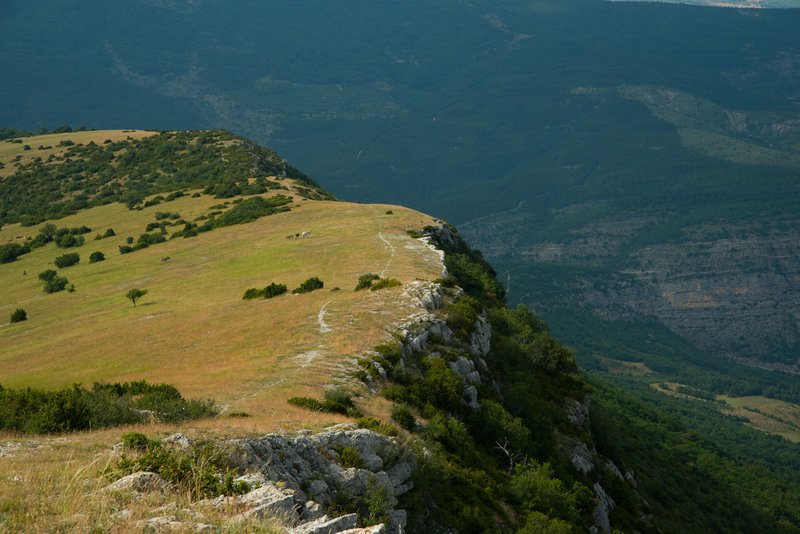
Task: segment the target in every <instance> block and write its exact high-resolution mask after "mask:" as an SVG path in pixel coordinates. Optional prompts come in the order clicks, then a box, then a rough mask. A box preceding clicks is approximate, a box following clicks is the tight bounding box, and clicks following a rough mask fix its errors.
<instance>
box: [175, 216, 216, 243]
mask: <svg viewBox="0 0 800 534" xmlns="http://www.w3.org/2000/svg"><path fill="white" fill-rule="evenodd" d="M213 229H214V222H213V219H212V220H211V221H208V222H206V223H203V224H201V225H198V224H197V223H191V222H187V223H184V225H183V229H182V230H178V231H177V232H174V233H173V234H172V235H171V236H169V238H170V239H175V238H178V237H184V238H185V237H195V236H197V235H198V234H202V233H203V232H210V231H211V230H213Z"/></svg>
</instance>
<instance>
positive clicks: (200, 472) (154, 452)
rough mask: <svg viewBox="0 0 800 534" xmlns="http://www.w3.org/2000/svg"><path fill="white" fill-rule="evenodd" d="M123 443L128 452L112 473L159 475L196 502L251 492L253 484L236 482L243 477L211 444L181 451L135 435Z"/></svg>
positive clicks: (218, 449) (220, 451)
mask: <svg viewBox="0 0 800 534" xmlns="http://www.w3.org/2000/svg"><path fill="white" fill-rule="evenodd" d="M122 443H123V446H124V451H125V452H124V453H123V455H122V456H121V457H120V459H119V460H118V462H117V465H116V468H115V469H113V470H112V474H115V475H118V476H124V475H129V474H131V473H136V472H138V471H147V472H150V473H157V474H159V475H161V477H162V478H163V479H164V480H166V481H167V482H169V483H170V484H171V485H172V487H173V488H174V489H176V490H177V491H179V492H180V493H182V494H184V495H188V496H189V498H190V499H192V500H199V499H203V498H211V497H216V496H218V495H240V494H243V493H247V492H248V491H250V485H249V484H247V483H246V482H236V481H235V479H236V477H238V476H239V472H238V470H237V469H236V468H235V467H234V466H233V465H232V464H231V463H230V461H229V459H228V457H227V455H226V454H225V451H224V450H221V449H220V448H218V447H217V446H215V445H214V444H213V443H211V442H207V441H205V442H197V443H194V444H193V445H192V446H191V447H189V448H188V449H185V450H181V449H178V448H175V447H170V446H168V445H164V444H163V443H161V442H160V441H158V440H153V439H149V438H148V437H147V436H145V435H144V434H141V433H138V432H131V433H128V434H123V436H122Z"/></svg>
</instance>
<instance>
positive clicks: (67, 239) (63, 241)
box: [54, 229, 86, 248]
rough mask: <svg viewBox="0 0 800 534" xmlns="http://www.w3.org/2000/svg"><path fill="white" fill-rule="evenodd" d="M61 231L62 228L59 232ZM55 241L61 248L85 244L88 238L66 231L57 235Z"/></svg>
mask: <svg viewBox="0 0 800 534" xmlns="http://www.w3.org/2000/svg"><path fill="white" fill-rule="evenodd" d="M62 230H63V229H62ZM60 231H61V230H59V232H60ZM54 241H55V243H56V246H57V247H59V248H73V247H79V246H81V245H83V244H84V243H85V242H86V239H85V238H84V237H83V236H82V235H76V234H73V233H64V234H61V235H56V237H55V239H54Z"/></svg>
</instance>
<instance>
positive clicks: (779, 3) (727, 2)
mask: <svg viewBox="0 0 800 534" xmlns="http://www.w3.org/2000/svg"><path fill="white" fill-rule="evenodd" d="M608 1H611V2H664V3H668V4H688V5H693V6H708V7H733V8H747V9H770V8H776V9H791V8H800V1H798V0H608Z"/></svg>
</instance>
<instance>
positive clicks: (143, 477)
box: [104, 471, 169, 493]
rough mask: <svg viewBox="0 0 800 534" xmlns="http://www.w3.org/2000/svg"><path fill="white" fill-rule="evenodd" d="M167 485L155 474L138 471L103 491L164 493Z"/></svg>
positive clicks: (167, 487)
mask: <svg viewBox="0 0 800 534" xmlns="http://www.w3.org/2000/svg"><path fill="white" fill-rule="evenodd" d="M168 489H169V483H168V482H167V481H166V480H164V479H163V478H161V475H159V474H157V473H150V472H148V471H138V472H136V473H133V474H130V475H128V476H124V477H122V478H120V479H119V480H117V481H116V482H112V483H111V484H109V485H108V486H106V487H105V489H104V490H105V491H134V492H136V493H149V492H153V491H157V492H161V493H163V492H165V491H167V490H168Z"/></svg>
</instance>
